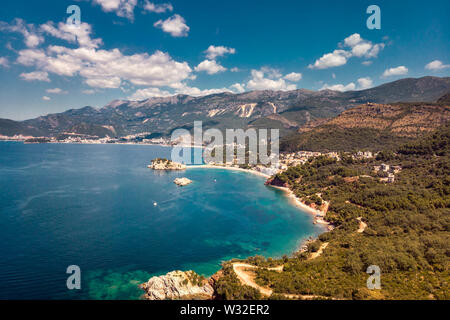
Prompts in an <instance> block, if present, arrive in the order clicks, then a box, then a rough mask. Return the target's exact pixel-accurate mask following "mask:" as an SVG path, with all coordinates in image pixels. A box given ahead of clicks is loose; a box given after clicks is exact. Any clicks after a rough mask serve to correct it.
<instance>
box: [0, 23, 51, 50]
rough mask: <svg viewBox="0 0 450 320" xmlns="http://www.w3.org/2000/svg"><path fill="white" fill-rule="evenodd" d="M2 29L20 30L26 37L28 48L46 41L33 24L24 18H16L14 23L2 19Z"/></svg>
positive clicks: (0, 28) (0, 24)
mask: <svg viewBox="0 0 450 320" xmlns="http://www.w3.org/2000/svg"><path fill="white" fill-rule="evenodd" d="M0 31H8V32H18V33H21V34H22V35H23V37H24V41H25V45H26V46H27V47H28V48H35V47H37V46H39V45H40V44H41V43H43V42H44V37H42V36H41V35H39V34H38V32H37V30H36V28H35V27H34V26H33V25H31V24H28V25H27V24H26V23H25V22H24V21H23V20H22V19H19V18H16V19H14V23H13V24H8V23H6V22H3V21H0Z"/></svg>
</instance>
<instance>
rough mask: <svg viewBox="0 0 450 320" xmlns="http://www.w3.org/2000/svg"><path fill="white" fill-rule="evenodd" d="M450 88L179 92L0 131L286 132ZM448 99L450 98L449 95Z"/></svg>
mask: <svg viewBox="0 0 450 320" xmlns="http://www.w3.org/2000/svg"><path fill="white" fill-rule="evenodd" d="M448 92H450V77H445V78H439V77H422V78H406V79H401V80H397V81H394V82H390V83H386V84H383V85H380V86H378V87H374V88H371V89H366V90H360V91H347V92H338V91H332V90H321V91H311V90H306V89H299V90H294V91H268V90H265V91H251V92H245V93H240V94H233V93H220V94H214V95H208V96H203V97H192V96H187V95H176V96H171V97H161V98H150V99H146V100H143V101H127V100H115V101H112V102H111V103H109V104H107V105H106V106H104V107H103V108H100V109H97V108H93V107H89V106H87V107H84V108H81V109H70V110H68V111H65V112H62V113H55V114H49V115H46V116H41V117H38V118H35V119H30V120H25V121H14V120H8V119H0V135H4V136H13V135H19V134H21V135H26V136H36V137H37V136H46V137H58V136H61V135H65V136H67V135H80V134H81V135H89V136H94V137H99V138H101V137H106V136H109V137H123V136H127V135H136V134H144V136H145V137H146V138H157V137H162V136H165V137H167V136H169V135H170V133H171V132H172V131H173V130H175V129H177V128H186V129H188V130H189V129H191V128H192V127H193V123H194V121H203V127H204V128H210V127H215V128H218V129H225V128H230V129H231V128H244V129H245V128H249V127H254V128H278V129H280V134H281V135H282V136H286V135H289V134H292V133H295V132H298V130H299V129H301V128H303V127H305V126H306V127H308V125H310V124H313V123H317V122H319V123H320V122H321V121H322V122H324V121H326V120H327V119H329V118H333V117H335V116H337V115H339V114H341V113H342V112H344V111H345V110H348V109H350V108H353V107H355V106H358V105H361V104H365V103H367V102H370V103H378V104H386V103H394V102H400V101H401V102H427V101H436V100H437V99H439V98H440V97H442V96H444V95H445V94H446V93H448ZM447 99H448V97H447Z"/></svg>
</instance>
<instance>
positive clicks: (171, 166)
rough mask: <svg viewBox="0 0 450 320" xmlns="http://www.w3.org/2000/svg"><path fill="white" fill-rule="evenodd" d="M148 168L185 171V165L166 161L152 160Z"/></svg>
mask: <svg viewBox="0 0 450 320" xmlns="http://www.w3.org/2000/svg"><path fill="white" fill-rule="evenodd" d="M148 168H150V169H153V170H180V171H181V170H186V165H184V164H182V163H178V162H174V161H171V160H168V159H161V158H157V159H153V160H152V163H151V164H150V165H148Z"/></svg>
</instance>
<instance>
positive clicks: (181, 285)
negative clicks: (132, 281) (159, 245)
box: [139, 270, 215, 300]
mask: <svg viewBox="0 0 450 320" xmlns="http://www.w3.org/2000/svg"><path fill="white" fill-rule="evenodd" d="M214 283H215V278H214V277H210V278H208V279H205V278H204V277H202V276H199V275H198V274H196V273H195V272H194V271H192V270H190V271H172V272H169V273H167V274H165V275H162V276H159V277H152V278H150V280H148V281H147V282H145V283H143V284H141V285H140V286H139V287H140V288H141V289H142V290H144V291H145V294H144V295H143V298H144V299H146V300H211V299H213V298H215V289H214Z"/></svg>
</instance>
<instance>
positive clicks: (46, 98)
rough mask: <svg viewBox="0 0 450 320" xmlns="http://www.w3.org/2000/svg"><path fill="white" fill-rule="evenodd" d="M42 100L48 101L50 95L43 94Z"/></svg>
mask: <svg viewBox="0 0 450 320" xmlns="http://www.w3.org/2000/svg"><path fill="white" fill-rule="evenodd" d="M42 100H44V101H50V100H52V99H51V98H50V97H47V96H43V97H42Z"/></svg>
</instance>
